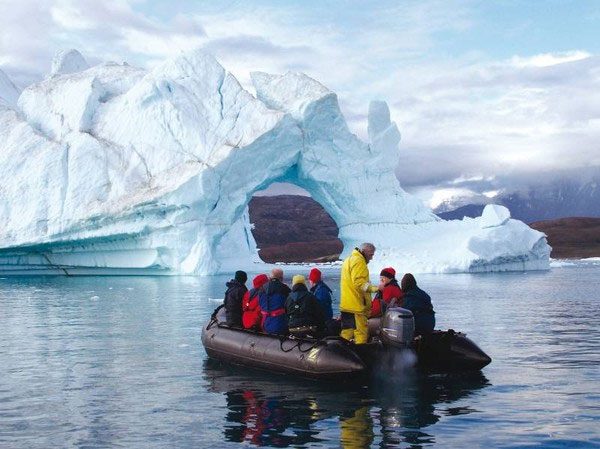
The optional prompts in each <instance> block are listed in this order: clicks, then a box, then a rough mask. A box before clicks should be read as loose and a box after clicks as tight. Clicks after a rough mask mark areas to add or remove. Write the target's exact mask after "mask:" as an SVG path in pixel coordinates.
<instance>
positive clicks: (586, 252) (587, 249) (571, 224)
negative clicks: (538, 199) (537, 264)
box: [529, 217, 600, 259]
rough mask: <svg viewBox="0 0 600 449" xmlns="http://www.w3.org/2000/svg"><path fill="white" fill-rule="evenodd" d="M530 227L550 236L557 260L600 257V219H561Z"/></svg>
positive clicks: (532, 224)
mask: <svg viewBox="0 0 600 449" xmlns="http://www.w3.org/2000/svg"><path fill="white" fill-rule="evenodd" d="M529 226H531V227H532V228H534V229H537V230H538V231H542V232H544V233H545V234H546V235H547V236H548V243H549V244H550V246H551V247H552V254H551V256H552V257H553V258H555V259H564V258H577V259H581V258H586V257H600V218H585V217H571V218H559V219H556V220H544V221H536V222H535V223H531V224H530V225H529Z"/></svg>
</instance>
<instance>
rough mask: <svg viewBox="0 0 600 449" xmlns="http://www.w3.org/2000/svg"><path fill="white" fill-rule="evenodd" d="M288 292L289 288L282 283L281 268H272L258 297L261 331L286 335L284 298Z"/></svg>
mask: <svg viewBox="0 0 600 449" xmlns="http://www.w3.org/2000/svg"><path fill="white" fill-rule="evenodd" d="M290 292H291V290H290V288H289V287H288V286H287V285H285V284H284V283H283V270H282V269H281V268H273V270H272V271H271V279H270V280H269V282H268V283H267V284H266V285H265V286H264V291H263V292H261V293H260V295H259V297H258V304H259V305H260V313H261V314H262V325H261V327H262V330H263V332H266V333H268V334H279V335H287V332H288V328H287V316H286V314H285V300H286V299H287V297H288V295H289V294H290Z"/></svg>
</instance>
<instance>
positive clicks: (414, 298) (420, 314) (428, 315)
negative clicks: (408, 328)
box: [400, 273, 435, 335]
mask: <svg viewBox="0 0 600 449" xmlns="http://www.w3.org/2000/svg"><path fill="white" fill-rule="evenodd" d="M400 287H401V288H402V291H403V292H404V298H403V305H402V307H404V308H405V309H408V310H410V311H411V312H412V313H413V316H414V317H415V335H422V334H429V333H431V332H433V329H434V327H435V312H434V311H433V305H432V304H431V298H430V297H429V295H428V294H427V293H425V292H424V291H423V290H421V289H420V288H419V287H417V281H416V279H415V277H414V276H413V275H412V274H410V273H406V274H405V275H404V276H403V277H402V281H401V282H400Z"/></svg>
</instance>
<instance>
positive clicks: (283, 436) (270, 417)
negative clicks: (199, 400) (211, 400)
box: [204, 359, 489, 448]
mask: <svg viewBox="0 0 600 449" xmlns="http://www.w3.org/2000/svg"><path fill="white" fill-rule="evenodd" d="M204 378H205V380H206V381H207V383H208V389H209V391H211V392H215V393H221V394H224V395H225V398H226V402H227V417H226V423H225V425H224V430H223V433H224V437H225V440H226V441H230V442H240V443H241V442H244V443H246V444H252V445H256V446H273V447H288V446H293V447H306V446H314V445H319V443H321V444H322V445H324V446H334V447H339V446H341V447H343V448H360V447H369V446H370V445H371V444H372V443H374V442H377V444H378V445H379V446H381V447H397V446H398V445H402V446H406V445H408V446H409V447H412V446H414V447H421V446H422V445H423V444H430V443H433V442H434V438H433V436H431V435H429V434H427V433H426V431H424V429H426V428H427V427H428V426H431V425H432V424H435V423H436V422H438V420H439V419H440V417H441V415H443V414H447V415H456V414H467V413H471V412H475V411H476V410H474V409H472V408H469V407H462V408H461V407H452V403H454V402H456V401H458V400H459V399H464V398H466V397H468V396H469V395H472V394H473V393H474V392H476V391H477V390H480V389H482V388H485V387H486V386H488V385H489V382H488V380H487V379H486V377H485V376H484V375H483V374H482V373H481V372H474V373H469V374H444V375H435V376H432V375H429V376H427V375H424V374H419V373H416V372H413V371H411V370H407V371H406V372H404V373H402V378H401V380H397V381H392V380H390V379H385V376H380V378H379V379H377V380H374V381H373V385H371V386H370V387H356V388H350V389H349V388H348V387H347V386H345V387H344V386H337V385H335V384H330V383H327V384H320V383H317V382H314V381H307V380H295V379H291V378H289V377H288V378H282V377H281V376H271V375H269V374H268V373H261V372H254V371H252V370H248V369H244V368H239V367H232V366H229V365H223V364H221V363H219V362H217V361H214V360H210V359H208V360H206V361H205V365H204ZM436 406H437V409H436ZM338 423H339V424H338ZM332 440H333V441H332Z"/></svg>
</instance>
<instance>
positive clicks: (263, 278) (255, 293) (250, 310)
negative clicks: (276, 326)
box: [242, 274, 269, 330]
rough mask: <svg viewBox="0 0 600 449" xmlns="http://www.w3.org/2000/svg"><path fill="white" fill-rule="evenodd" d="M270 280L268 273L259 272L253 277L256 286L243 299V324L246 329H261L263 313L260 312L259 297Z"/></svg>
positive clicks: (253, 283)
mask: <svg viewBox="0 0 600 449" xmlns="http://www.w3.org/2000/svg"><path fill="white" fill-rule="evenodd" d="M268 282H269V277H268V276H267V275H266V274H259V275H258V276H255V277H254V279H252V285H253V287H254V288H252V289H250V290H248V291H247V292H246V294H245V295H244V298H243V299H242V324H243V325H244V329H254V330H260V322H261V321H262V314H261V313H260V305H259V303H258V298H259V296H260V294H261V293H262V292H263V290H264V289H263V287H264V285H265V284H267V283H268Z"/></svg>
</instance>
